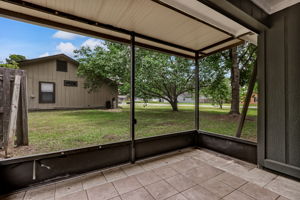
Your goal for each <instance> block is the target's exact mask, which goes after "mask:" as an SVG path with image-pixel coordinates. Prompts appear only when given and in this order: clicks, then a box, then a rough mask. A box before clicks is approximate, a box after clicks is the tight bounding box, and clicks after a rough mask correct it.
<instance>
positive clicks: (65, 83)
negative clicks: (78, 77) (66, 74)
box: [64, 80, 78, 87]
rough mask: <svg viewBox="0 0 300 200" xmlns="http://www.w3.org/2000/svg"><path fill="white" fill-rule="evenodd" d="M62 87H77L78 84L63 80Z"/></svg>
mask: <svg viewBox="0 0 300 200" xmlns="http://www.w3.org/2000/svg"><path fill="white" fill-rule="evenodd" d="M64 86H68V87H77V86H78V82H77V81H68V80H64Z"/></svg>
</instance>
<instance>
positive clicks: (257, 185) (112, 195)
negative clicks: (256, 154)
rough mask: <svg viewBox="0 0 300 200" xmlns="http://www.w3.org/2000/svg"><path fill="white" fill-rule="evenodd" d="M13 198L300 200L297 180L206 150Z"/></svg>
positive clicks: (65, 183)
mask: <svg viewBox="0 0 300 200" xmlns="http://www.w3.org/2000/svg"><path fill="white" fill-rule="evenodd" d="M4 199H5V200H8V199H17V200H27V199H31V200H54V199H55V200H163V199H167V200H219V199H223V200H255V199H256V200H260V199H261V200H268V199H273V200H286V199H290V200H299V199H300V183H299V182H296V181H293V180H290V179H287V178H283V177H281V176H277V175H275V174H272V173H269V172H266V171H263V170H260V169H257V168H256V167H255V165H253V164H250V163H246V162H243V161H240V160H237V159H234V158H231V157H228V156H224V155H220V154H216V153H214V152H211V151H208V150H195V149H190V150H185V151H181V152H177V153H173V154H169V155H167V156H164V157H158V158H155V159H151V160H146V161H143V162H139V163H137V164H134V165H131V164H129V165H124V166H119V167H116V168H112V169H107V170H104V171H97V172H93V173H89V174H86V175H83V176H80V177H77V178H72V179H69V180H66V181H61V182H57V183H55V184H50V185H47V186H42V187H38V188H34V189H31V190H28V191H23V192H19V193H17V194H13V195H10V196H8V197H6V198H4Z"/></svg>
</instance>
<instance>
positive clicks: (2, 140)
mask: <svg viewBox="0 0 300 200" xmlns="http://www.w3.org/2000/svg"><path fill="white" fill-rule="evenodd" d="M26 82H27V81H26V73H25V71H23V70H16V69H7V68H2V67H0V149H4V151H5V156H6V157H10V156H12V149H13V147H14V145H17V146H20V145H28V117H27V88H26Z"/></svg>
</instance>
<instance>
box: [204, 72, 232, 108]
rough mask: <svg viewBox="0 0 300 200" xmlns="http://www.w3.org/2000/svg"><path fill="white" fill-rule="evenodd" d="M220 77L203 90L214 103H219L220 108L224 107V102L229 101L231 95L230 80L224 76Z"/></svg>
mask: <svg viewBox="0 0 300 200" xmlns="http://www.w3.org/2000/svg"><path fill="white" fill-rule="evenodd" d="M218 79H219V80H216V81H213V82H212V84H210V85H209V86H208V87H206V88H204V89H203V90H202V92H203V94H204V95H205V96H206V97H209V98H210V99H211V100H212V104H213V105H218V106H219V107H220V109H223V104H224V103H226V102H228V100H229V96H230V91H229V81H228V79H226V78H224V77H219V78H218Z"/></svg>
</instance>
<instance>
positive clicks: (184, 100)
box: [177, 92, 195, 103]
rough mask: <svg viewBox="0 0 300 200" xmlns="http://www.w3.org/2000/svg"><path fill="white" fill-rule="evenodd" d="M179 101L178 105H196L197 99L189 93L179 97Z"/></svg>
mask: <svg viewBox="0 0 300 200" xmlns="http://www.w3.org/2000/svg"><path fill="white" fill-rule="evenodd" d="M177 101H178V103H195V99H194V98H193V95H192V94H190V93H188V92H185V93H183V94H181V95H179V96H178V97H177Z"/></svg>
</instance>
